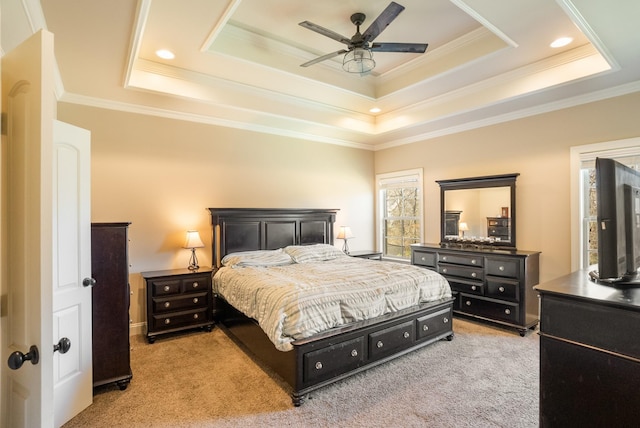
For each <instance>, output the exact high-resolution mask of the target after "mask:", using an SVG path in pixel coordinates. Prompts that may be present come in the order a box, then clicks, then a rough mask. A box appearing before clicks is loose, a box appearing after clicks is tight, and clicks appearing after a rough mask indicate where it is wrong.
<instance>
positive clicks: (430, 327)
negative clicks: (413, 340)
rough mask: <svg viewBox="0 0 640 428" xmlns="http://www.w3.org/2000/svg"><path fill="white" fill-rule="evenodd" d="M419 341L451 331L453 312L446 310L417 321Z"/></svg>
mask: <svg viewBox="0 0 640 428" xmlns="http://www.w3.org/2000/svg"><path fill="white" fill-rule="evenodd" d="M416 329H417V333H416V337H417V340H423V339H428V338H430V337H435V336H437V335H439V334H440V333H443V332H446V331H449V330H451V310H450V309H445V310H442V311H438V312H435V313H433V314H429V315H425V316H424V317H420V318H418V319H417V323H416Z"/></svg>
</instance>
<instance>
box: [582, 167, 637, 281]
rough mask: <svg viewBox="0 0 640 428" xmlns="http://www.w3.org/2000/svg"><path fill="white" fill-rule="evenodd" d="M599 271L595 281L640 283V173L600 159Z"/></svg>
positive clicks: (598, 195) (598, 194) (597, 176)
mask: <svg viewBox="0 0 640 428" xmlns="http://www.w3.org/2000/svg"><path fill="white" fill-rule="evenodd" d="M596 201H597V220H598V270H597V271H596V272H594V271H592V272H591V273H590V276H591V278H592V279H593V280H595V281H597V282H599V283H602V284H606V285H612V286H621V287H628V286H632V287H637V286H640V274H639V272H638V269H639V268H640V172H638V171H636V170H634V169H632V168H629V167H627V166H625V165H623V164H621V163H620V162H617V161H615V160H613V159H604V158H597V159H596Z"/></svg>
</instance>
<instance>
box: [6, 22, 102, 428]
mask: <svg viewBox="0 0 640 428" xmlns="http://www.w3.org/2000/svg"><path fill="white" fill-rule="evenodd" d="M53 67H54V57H53V35H52V34H51V33H49V32H47V31H40V32H38V33H36V34H34V35H33V36H32V37H30V38H29V39H28V40H27V41H25V42H24V43H23V44H21V45H20V46H19V47H17V48H16V49H14V50H13V51H11V52H9V53H7V54H6V55H5V56H4V57H3V58H2V97H3V100H2V111H3V114H6V122H5V123H6V130H3V133H6V140H5V143H6V156H3V166H2V169H3V172H4V176H5V177H6V183H4V186H3V198H2V201H3V206H2V226H3V228H2V231H3V247H2V251H3V253H4V256H3V257H2V262H3V265H2V271H3V275H2V278H3V279H6V281H5V283H4V284H3V287H2V289H3V293H5V296H4V297H6V299H5V302H6V305H5V303H4V302H3V311H5V310H6V317H5V318H4V319H3V321H2V361H1V363H2V364H3V366H2V373H3V376H2V380H3V383H2V394H1V397H2V416H1V419H0V425H2V426H7V427H49V426H54V420H55V421H56V423H59V421H60V420H62V419H58V413H60V414H61V415H62V414H63V413H62V412H61V411H60V410H59V409H55V411H54V386H55V388H56V391H63V390H64V386H65V385H66V383H67V382H70V383H71V382H75V379H76V378H78V377H82V376H86V374H85V375H76V374H74V373H75V371H76V369H75V367H84V366H83V364H84V362H85V360H86V359H87V356H86V355H83V353H84V352H85V351H84V349H85V347H86V344H74V343H71V347H70V349H69V352H67V353H66V354H64V355H62V356H61V355H60V354H59V352H56V353H55V355H56V356H55V360H56V367H55V370H54V352H53V350H54V345H55V344H57V343H59V342H58V341H59V340H60V339H61V338H62V337H59V336H57V335H56V336H54V330H56V333H59V332H60V333H65V334H66V333H67V332H68V334H69V335H71V336H73V335H74V334H78V335H84V333H77V332H81V331H82V329H81V328H80V327H78V326H74V325H73V324H74V322H75V323H82V322H83V321H82V319H83V318H82V317H79V318H77V321H72V322H69V319H70V317H67V316H66V314H65V311H67V310H68V309H67V308H65V306H64V305H63V304H62V303H61V302H62V299H63V298H64V296H67V294H65V293H66V288H67V287H69V288H72V287H73V286H68V285H67V280H68V278H69V273H68V272H69V271H70V269H71V267H70V266H72V265H73V264H72V263H70V262H69V261H68V260H67V254H65V255H61V257H60V258H58V257H57V256H56V253H57V252H58V251H59V248H60V246H61V245H62V246H63V247H64V249H65V251H71V252H72V253H74V254H77V255H78V257H80V254H81V252H85V250H82V251H80V250H78V249H74V250H69V248H68V247H67V245H69V244H68V241H67V240H66V239H65V240H64V244H62V243H61V241H62V239H61V238H65V237H64V235H61V234H60V233H68V232H69V230H70V229H71V228H72V226H68V224H67V223H66V222H63V226H62V228H61V232H60V233H59V232H58V230H57V229H58V224H57V223H58V221H59V220H61V219H60V218H59V216H60V212H59V209H58V208H59V207H58V205H59V203H60V202H62V201H64V202H65V203H66V202H67V201H66V199H65V198H68V197H69V196H68V195H69V193H64V192H63V194H64V195H66V196H61V195H58V192H57V190H56V189H55V188H54V185H60V184H61V183H59V181H60V180H62V181H65V182H66V181H67V180H69V177H68V176H67V175H66V173H63V174H62V176H60V175H56V174H57V171H56V168H54V165H56V163H54V144H53V141H54V140H53V127H54V117H55V110H54V109H55V102H56V100H55V97H54V86H53ZM56 152H57V150H56ZM57 156H58V155H57V154H56V157H57ZM62 157H65V155H62ZM65 162H66V160H65ZM54 173H55V174H54ZM5 192H6V195H5ZM71 192H73V191H71ZM61 198H62V199H61ZM87 203H88V201H87ZM79 205H80V204H79ZM86 215H87V212H83V213H81V214H78V215H77V217H78V221H79V222H83V221H84V220H85V216H86ZM77 233H78V235H77V242H80V243H81V242H82V240H83V239H84V240H86V239H87V238H85V237H86V234H85V232H82V233H81V232H77ZM86 233H89V232H88V231H87V232H86ZM86 251H87V252H88V251H89V250H88V249H87V250H86ZM84 256H86V254H83V257H84ZM83 263H84V262H82V261H81V260H78V261H76V263H75V264H77V265H78V266H81V265H82V264H83ZM61 266H62V268H61ZM89 271H90V270H88V271H87V272H89ZM87 275H88V274H87ZM61 281H62V282H61ZM76 282H77V281H76ZM80 282H81V281H80ZM54 288H55V292H54ZM54 296H55V297H54ZM69 298H70V299H71V297H69ZM54 304H55V306H56V308H55V309H56V318H55V319H54ZM74 304H75V303H71V305H69V307H71V306H73V305H74ZM77 310H79V309H77V305H76V308H75V309H71V310H70V311H71V312H73V311H77ZM82 311H83V312H87V311H88V312H89V314H90V313H91V305H90V304H89V305H88V307H86V308H83V309H82ZM4 315H5V314H4V313H3V316H4ZM89 316H90V315H89ZM54 320H55V322H54ZM88 329H89V331H90V330H91V326H90V324H89V326H88ZM90 337H91V335H90V334H89V336H88V339H87V337H86V336H83V337H82V338H83V339H84V340H85V341H86V340H89V342H90ZM80 341H82V339H80ZM89 346H90V345H89ZM76 347H78V349H79V351H78V352H75V351H74V352H72V351H71V350H72V349H73V350H75V349H76ZM89 349H90V348H89ZM67 355H69V356H70V357H73V356H74V355H76V358H78V363H73V362H72V363H68V362H66V360H64V358H65V356H67ZM90 360H91V354H90V351H89V355H88V361H90ZM7 366H13V367H14V369H8V367H7ZM88 367H89V369H88V370H89V371H88V373H89V374H88V376H89V378H90V376H91V374H90V372H91V363H90V362H89V365H88ZM54 376H57V378H56V380H55V382H54ZM65 393H66V391H65ZM67 400H69V399H68V398H67ZM71 401H72V402H73V403H74V404H75V403H76V402H79V401H76V400H75V399H72V400H71ZM56 404H58V403H57V402H56ZM63 404H64V403H63ZM71 413H72V412H66V413H65V414H71Z"/></svg>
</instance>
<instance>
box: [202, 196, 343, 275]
mask: <svg viewBox="0 0 640 428" xmlns="http://www.w3.org/2000/svg"><path fill="white" fill-rule="evenodd" d="M209 212H210V213H211V231H212V239H211V247H212V248H211V249H212V260H213V264H214V266H216V267H219V266H220V260H222V258H223V257H224V256H225V255H227V254H229V253H234V252H237V251H253V250H275V249H277V248H282V247H286V246H287V245H308V244H332V245H333V240H334V238H333V224H334V223H335V221H336V213H337V212H338V210H337V209H293V208H284V209H272V208H267V209H261V208H209Z"/></svg>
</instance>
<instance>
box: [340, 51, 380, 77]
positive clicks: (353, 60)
mask: <svg viewBox="0 0 640 428" xmlns="http://www.w3.org/2000/svg"><path fill="white" fill-rule="evenodd" d="M375 66H376V62H375V61H374V60H373V55H372V54H371V51H370V50H368V49H363V48H354V49H352V50H350V51H349V52H347V53H346V54H344V58H343V60H342V69H343V70H344V71H346V72H348V73H357V74H360V75H366V74H367V73H369V72H370V71H371V70H373V68H374V67H375Z"/></svg>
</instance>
